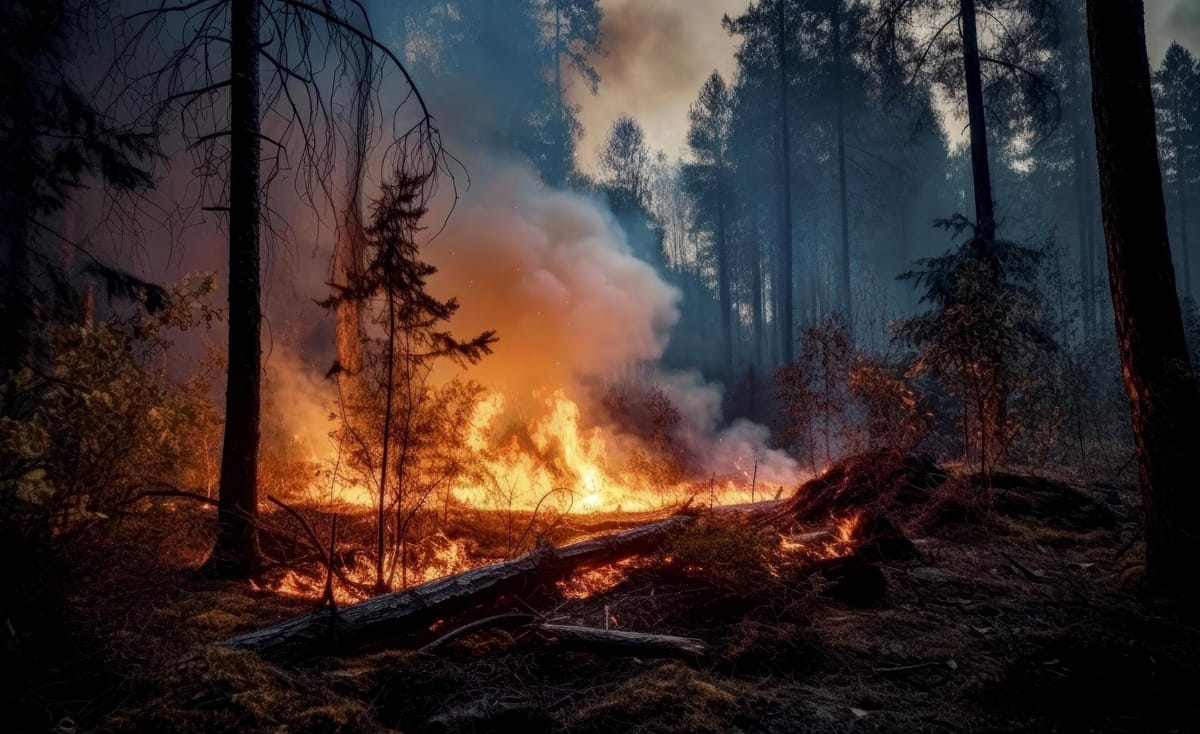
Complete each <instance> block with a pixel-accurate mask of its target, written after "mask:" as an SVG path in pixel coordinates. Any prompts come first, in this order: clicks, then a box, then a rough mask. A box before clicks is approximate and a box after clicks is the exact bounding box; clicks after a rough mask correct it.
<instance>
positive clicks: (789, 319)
mask: <svg viewBox="0 0 1200 734" xmlns="http://www.w3.org/2000/svg"><path fill="white" fill-rule="evenodd" d="M777 2H778V7H779V19H778V24H779V25H778V29H777V37H776V43H777V45H778V46H779V138H780V143H781V145H782V153H783V155H782V160H781V161H780V170H781V171H782V184H783V185H782V187H781V188H782V189H783V191H782V196H783V212H782V213H783V216H782V217H781V221H780V232H779V273H778V274H777V278H776V282H777V283H778V284H779V288H780V292H779V294H778V296H776V302H777V303H778V304H779V313H777V314H776V315H775V316H776V318H778V319H779V320H780V321H779V323H780V347H781V351H780V357H781V358H782V360H783V363H784V364H791V363H792V362H793V361H795V358H796V356H795V355H796V326H795V316H796V307H795V300H794V297H795V290H796V277H795V274H794V273H793V272H792V270H793V264H792V258H793V254H794V253H793V251H792V142H791V138H792V126H791V123H790V122H789V121H788V63H787V62H788V58H787V13H786V10H785V8H784V5H785V3H786V0H777Z"/></svg>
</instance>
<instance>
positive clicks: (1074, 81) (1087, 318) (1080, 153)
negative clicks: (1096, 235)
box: [1068, 43, 1096, 344]
mask: <svg viewBox="0 0 1200 734" xmlns="http://www.w3.org/2000/svg"><path fill="white" fill-rule="evenodd" d="M1071 46H1072V51H1071V59H1070V61H1069V67H1068V68H1069V69H1070V75H1071V78H1070V80H1069V82H1068V86H1069V88H1070V89H1071V93H1072V94H1073V95H1074V97H1075V99H1076V100H1077V104H1078V109H1077V110H1073V114H1072V115H1071V118H1072V119H1071V122H1072V123H1073V130H1072V134H1071V148H1072V160H1073V161H1074V167H1075V170H1074V171H1073V173H1074V176H1073V178H1074V184H1075V217H1076V219H1075V224H1076V227H1075V230H1076V237H1077V238H1078V240H1079V303H1080V321H1081V323H1082V327H1083V341H1084V343H1085V344H1086V343H1089V342H1091V340H1092V337H1093V335H1094V333H1095V324H1094V318H1095V313H1096V309H1095V306H1093V305H1092V297H1093V295H1094V294H1093V289H1092V252H1091V229H1090V226H1089V223H1090V221H1091V216H1092V210H1091V206H1090V203H1091V202H1090V191H1089V184H1090V183H1091V179H1092V177H1091V174H1090V173H1089V171H1088V160H1087V153H1086V147H1085V142H1086V135H1087V124H1086V121H1085V120H1084V114H1085V110H1084V106H1083V99H1084V97H1083V94H1084V88H1085V86H1084V84H1083V83H1082V82H1081V81H1080V80H1079V78H1078V71H1079V59H1078V58H1076V57H1077V56H1078V50H1079V44H1077V43H1072V44H1071Z"/></svg>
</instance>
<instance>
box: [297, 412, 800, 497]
mask: <svg viewBox="0 0 1200 734" xmlns="http://www.w3.org/2000/svg"><path fill="white" fill-rule="evenodd" d="M509 402H511V401H509V400H508V399H506V396H505V394H504V393H500V392H494V393H491V394H490V395H488V396H486V397H485V398H483V399H482V400H480V401H479V402H478V404H477V405H476V406H475V408H474V410H473V412H472V414H471V416H470V420H469V425H468V429H467V431H466V441H465V446H464V449H465V450H466V451H465V458H464V464H467V465H469V467H468V468H467V469H466V470H465V471H463V472H462V473H461V475H460V476H457V477H454V478H453V480H452V481H450V482H449V484H448V486H447V487H446V492H447V493H448V497H449V498H452V499H453V500H455V501H457V502H460V503H462V504H463V505H465V506H468V507H472V508H476V509H482V510H494V511H504V512H539V511H553V512H555V513H559V514H600V513H621V512H627V513H628V512H651V511H655V510H660V509H666V508H670V507H678V506H681V505H683V504H686V503H689V502H690V503H694V504H696V505H698V506H700V505H703V506H723V505H733V504H743V503H748V502H755V501H761V500H765V499H778V498H779V497H780V496H781V495H782V494H783V493H784V492H785V490H787V489H790V488H791V487H794V486H795V482H791V483H789V484H787V485H785V484H783V483H781V482H779V476H778V475H777V474H768V473H767V472H766V471H765V469H764V471H763V472H762V476H759V475H758V470H759V467H758V466H757V465H756V462H757V460H758V457H757V456H756V455H755V453H756V449H758V447H749V450H748V451H747V452H746V454H745V455H734V457H733V459H732V460H731V461H730V463H729V465H728V466H727V469H726V471H723V472H721V473H719V474H718V473H716V472H712V473H709V474H708V475H707V476H702V475H700V474H699V473H697V472H695V471H691V472H689V471H688V470H687V468H686V467H684V466H682V465H681V461H682V459H683V458H684V457H682V456H680V453H681V452H682V449H680V448H679V447H678V446H676V447H675V448H674V450H673V451H672V450H671V447H670V446H663V445H654V443H655V442H653V441H646V440H643V439H642V438H640V437H637V436H634V435H630V434H629V433H623V432H620V431H619V430H617V429H616V428H614V427H611V426H607V427H606V426H603V425H590V426H589V425H588V424H587V422H586V419H585V417H584V416H583V415H582V409H581V407H580V405H579V403H577V402H576V401H574V400H572V399H571V398H570V397H568V396H567V395H566V394H565V393H564V392H563V391H561V390H556V391H554V392H553V393H552V394H550V395H549V396H547V397H545V398H543V399H541V400H539V401H534V402H535V403H536V404H538V407H539V408H541V410H540V412H539V413H538V414H536V415H533V416H532V417H527V418H525V421H526V422H515V421H514V418H513V416H512V415H511V413H512V412H514V411H509V410H507V408H508V403H509ZM309 432H310V433H313V434H317V433H320V432H321V429H320V428H317V427H314V428H312V429H310V431H309ZM295 438H296V439H297V440H299V438H300V437H299V436H298V435H297V436H295ZM714 440H717V441H719V440H720V439H719V438H718V439H714ZM742 448H743V449H745V448H746V447H742ZM758 453H761V451H759V452H758ZM339 459H340V456H339V453H338V451H337V449H336V447H334V446H332V445H330V444H326V449H325V450H324V451H323V452H322V451H314V456H313V458H312V463H314V464H315V465H317V466H318V467H320V469H321V471H320V472H318V474H317V475H316V478H315V479H314V485H313V487H311V488H309V490H308V494H309V495H311V496H314V497H315V496H322V497H323V499H325V500H326V501H332V502H334V503H336V504H343V505H349V506H360V507H364V508H365V507H373V506H375V505H376V504H377V503H378V501H379V497H378V489H376V488H375V486H377V485H375V486H372V485H371V484H370V483H369V482H364V481H361V480H360V479H359V478H357V477H354V476H352V475H351V474H350V473H349V472H346V471H343V470H341V469H339V466H338V464H339ZM325 493H328V494H325ZM441 499H443V500H444V499H447V496H442V498H441Z"/></svg>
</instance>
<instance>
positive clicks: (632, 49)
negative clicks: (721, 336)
mask: <svg viewBox="0 0 1200 734" xmlns="http://www.w3.org/2000/svg"><path fill="white" fill-rule="evenodd" d="M1144 2H1145V7H1146V37H1147V46H1148V50H1149V54H1150V63H1151V65H1152V66H1156V65H1157V64H1158V62H1159V61H1160V60H1161V59H1162V57H1163V54H1164V53H1166V50H1167V47H1168V46H1170V45H1171V41H1173V40H1177V41H1179V42H1180V43H1181V44H1183V45H1184V46H1185V47H1187V48H1188V49H1189V50H1191V51H1192V53H1194V54H1197V55H1200V0H1144ZM748 4H749V0H601V1H600V5H601V7H602V8H603V9H604V21H603V23H602V25H601V31H602V32H603V33H604V39H603V47H604V49H605V50H606V52H607V53H605V54H604V55H603V56H601V57H599V58H596V59H595V60H594V64H595V66H596V70H597V71H598V72H599V73H600V78H601V82H600V90H599V93H598V94H596V95H594V96H593V95H592V94H590V93H589V92H588V90H587V89H586V87H584V85H582V84H578V83H577V84H574V85H573V87H572V88H571V90H570V98H571V101H572V102H573V103H574V104H578V105H579V106H580V115H579V117H580V122H581V123H583V127H584V136H583V139H582V140H581V141H580V142H579V145H578V147H577V149H576V156H577V158H578V159H579V162H580V163H581V164H582V168H583V169H584V170H588V171H590V170H593V165H594V162H595V160H596V149H597V148H598V147H599V146H600V145H601V143H602V142H603V141H604V138H605V136H606V134H607V133H608V130H609V129H610V128H611V127H612V123H613V121H614V120H616V119H617V118H618V117H620V116H622V115H628V116H630V117H633V118H634V119H635V120H637V121H638V122H639V123H640V124H641V125H642V127H643V129H644V130H645V132H646V139H647V143H648V144H649V146H650V148H651V149H652V150H662V151H664V152H666V153H667V155H668V156H670V157H675V156H676V155H678V154H680V153H681V152H683V150H684V146H685V136H686V135H687V126H688V120H687V111H688V106H689V105H690V104H691V103H692V101H693V100H694V99H695V98H696V95H697V94H698V93H699V91H700V87H701V85H703V84H704V80H705V79H707V78H708V76H709V74H711V73H712V72H713V70H714V69H715V70H717V71H720V72H721V73H722V74H724V75H725V76H726V77H727V78H728V77H729V76H731V75H732V74H733V72H734V69H735V66H736V65H735V64H734V59H733V53H734V51H735V49H736V47H737V42H736V39H734V38H730V37H729V35H728V34H726V33H725V30H724V29H723V28H722V27H721V17H722V16H723V15H725V14H729V15H736V14H738V13H739V12H741V11H742V10H744V9H745V8H746V6H747V5H748Z"/></svg>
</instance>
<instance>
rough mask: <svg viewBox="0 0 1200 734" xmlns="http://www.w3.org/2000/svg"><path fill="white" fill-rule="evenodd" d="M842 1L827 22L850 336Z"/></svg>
mask: <svg viewBox="0 0 1200 734" xmlns="http://www.w3.org/2000/svg"><path fill="white" fill-rule="evenodd" d="M841 10H842V0H833V10H832V12H831V13H830V17H829V23H830V25H831V26H832V29H831V30H832V35H833V86H834V95H835V97H836V105H835V112H836V120H835V123H836V126H837V159H838V161H837V165H838V196H839V201H838V209H839V211H840V214H841V248H840V250H839V258H838V283H839V290H840V292H839V294H838V296H839V299H838V300H839V304H838V306H839V308H840V309H841V312H842V318H843V319H844V320H845V323H846V328H847V329H849V330H850V333H851V335H853V333H854V315H853V312H852V309H853V304H852V303H851V300H852V298H853V295H852V293H851V291H850V216H849V211H848V208H849V202H848V201H847V197H846V109H845V100H844V99H843V95H842V84H843V81H842V13H841Z"/></svg>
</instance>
